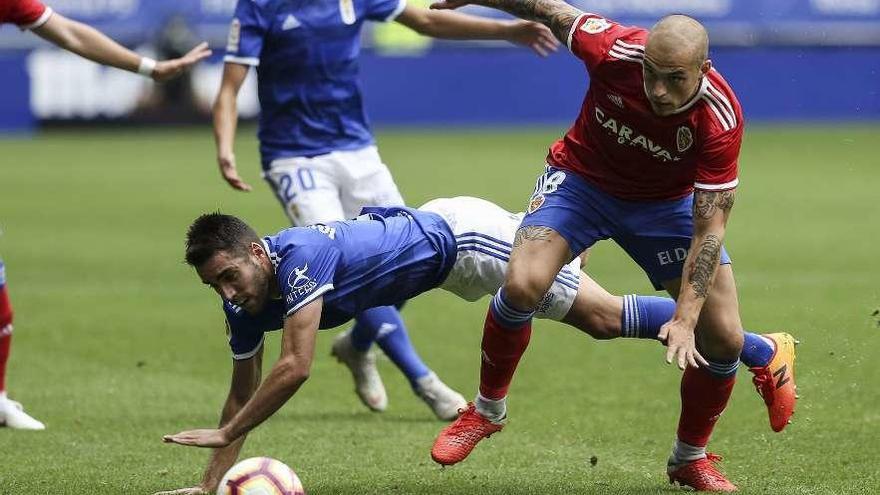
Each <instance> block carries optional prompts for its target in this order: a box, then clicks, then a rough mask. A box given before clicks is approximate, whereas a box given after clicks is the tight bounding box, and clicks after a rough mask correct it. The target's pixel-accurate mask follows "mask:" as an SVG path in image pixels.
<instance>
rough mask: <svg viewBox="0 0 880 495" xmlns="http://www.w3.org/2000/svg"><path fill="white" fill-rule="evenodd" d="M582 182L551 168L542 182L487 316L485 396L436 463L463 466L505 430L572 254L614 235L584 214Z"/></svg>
mask: <svg viewBox="0 0 880 495" xmlns="http://www.w3.org/2000/svg"><path fill="white" fill-rule="evenodd" d="M579 181H580V179H578V178H576V177H574V176H572V177H570V178H567V175H566V173H565V172H564V171H561V170H555V169H552V168H548V169H547V171H546V173H545V174H543V175H542V176H541V177H539V179H538V184H537V186H536V188H535V192H534V194H533V195H532V198H531V200H530V201H529V209H528V212H527V214H526V216H525V218H524V219H523V221H522V223H521V224H520V228H519V230H517V232H516V237H515V239H514V240H513V243H512V246H511V252H510V261H509V263H508V265H507V274H506V277H505V282H504V285H503V286H502V287H501V289H499V290H498V292H497V293H496V294H495V297H493V298H492V302H491V304H490V308H489V311H488V313H487V315H486V321H485V324H484V327H483V341H482V361H481V363H480V388H479V393H478V394H477V398H476V400H475V401H474V405H473V406H471V407H469V408H468V409H467V410H466V411H465V412H464V413H463V414H462V415H461V416H460V417H459V419H458V420H456V421H455V422H453V424H452V425H450V426H449V427H447V428H446V429H444V430H443V431H441V432H440V435H439V436H438V437H437V439H436V441H435V442H434V447H433V448H432V450H431V457H432V458H433V459H434V460H435V461H436V462H438V463H440V464H444V465H449V464H455V463H457V462H460V461H462V460H463V459H464V458H465V457H467V455H468V454H469V453H470V452H471V450H473V448H474V447H475V446H476V444H477V443H478V442H479V441H480V440H482V439H483V438H486V437H488V436H489V435H491V434H492V433H494V432H496V431H499V430H500V429H501V428H502V427H503V421H504V419H505V418H506V412H507V411H506V401H505V399H506V396H507V390H508V388H509V386H510V382H511V380H512V378H513V374H514V371H515V370H516V367H517V365H518V363H519V360H520V357H521V356H522V354H523V353H524V352H525V350H526V347H527V346H528V342H529V337H530V335H531V319H532V316H533V315H534V312H535V310H536V309H537V307H538V304H539V302H540V301H541V300H542V298H543V297H544V296H545V294H546V293H547V291H548V289H549V288H550V287H551V285H552V284H553V283H554V281H555V280H556V277H557V275H558V274H559V271H560V269H562V267H563V266H564V265H566V264H567V263H569V262H570V261H571V260H572V258H573V257H574V256H573V254H572V253H573V252H574V253H580V252H582V251H583V250H585V249H586V248H587V247H589V246H590V245H592V244H593V243H594V242H595V241H596V240H597V239H599V238H602V237H607V236H608V234H607V233H605V232H603V231H602V229H601V227H597V225H601V224H600V223H598V222H597V221H595V219H596V218H597V217H599V216H601V215H598V214H597V213H598V212H596V211H583V210H584V209H583V208H582V207H581V204H582V200H581V195H580V193H581V189H582V184H581V183H580V182H579ZM588 210H589V209H588Z"/></svg>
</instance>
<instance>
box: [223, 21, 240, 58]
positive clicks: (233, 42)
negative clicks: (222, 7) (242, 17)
mask: <svg viewBox="0 0 880 495" xmlns="http://www.w3.org/2000/svg"><path fill="white" fill-rule="evenodd" d="M240 40H241V21H239V20H238V18H237V17H233V18H232V23H231V24H229V36H228V37H227V38H226V51H227V52H237V51H238V42H239V41H240Z"/></svg>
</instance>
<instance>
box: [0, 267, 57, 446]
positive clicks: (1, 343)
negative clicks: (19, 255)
mask: <svg viewBox="0 0 880 495" xmlns="http://www.w3.org/2000/svg"><path fill="white" fill-rule="evenodd" d="M11 346H12V304H11V303H10V301H9V292H8V291H7V288H6V267H5V265H4V264H3V260H2V259H0V426H7V427H9V428H15V429H20V430H42V429H45V428H46V427H45V426H44V425H43V423H41V422H39V421H37V420H36V419H34V418H32V417H30V416H29V415H28V414H27V413H25V412H24V409H23V408H22V407H21V404H19V403H18V402H15V401H14V400H11V399H9V398H8V397H7V396H6V365H7V363H8V362H9V351H10V348H11Z"/></svg>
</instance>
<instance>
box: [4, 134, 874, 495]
mask: <svg viewBox="0 0 880 495" xmlns="http://www.w3.org/2000/svg"><path fill="white" fill-rule="evenodd" d="M560 131H561V128H560V129H533V130H515V131H503V130H499V131H487V130H473V131H469V132H465V131H457V132H450V131H431V130H423V131H415V132H411V131H407V132H390V131H389V132H382V133H380V135H379V143H380V149H381V151H382V154H383V157H384V159H385V161H386V162H387V163H388V164H389V165H390V166H391V168H392V170H393V172H394V174H395V176H396V178H397V181H398V183H399V185H400V187H401V190H402V191H403V193H404V196H405V197H406V199H407V200H408V202H410V203H411V204H414V205H415V204H420V203H421V202H423V201H425V200H427V199H430V198H434V197H440V196H449V195H474V196H481V197H485V198H488V199H491V200H494V201H495V202H497V203H499V204H501V205H503V206H505V207H507V208H509V209H521V208H522V207H523V206H524V205H525V203H526V201H527V198H528V196H529V193H530V192H531V190H532V187H533V181H534V178H535V176H536V175H537V174H538V173H539V172H540V170H541V165H542V162H543V158H544V153H545V151H546V148H547V146H548V145H549V144H550V142H551V141H552V139H553V138H554V137H555V136H556V134H557V133H558V132H560ZM239 134H240V138H239V142H238V147H237V149H238V160H239V168H240V170H241V171H242V173H243V175H244V177H245V178H246V179H247V180H248V181H250V182H251V183H252V184H253V185H254V186H255V191H254V192H252V193H250V194H242V193H237V192H234V191H232V190H230V189H229V188H228V187H227V186H226V185H225V183H223V182H222V181H221V179H220V177H219V175H218V173H217V171H216V167H215V165H214V155H213V144H212V139H211V135H210V131H209V130H208V129H207V128H199V129H183V130H180V129H175V130H168V131H149V130H137V131H118V132H113V131H81V132H46V133H43V134H40V135H38V136H37V137H36V138H35V139H32V140H19V139H7V140H4V141H2V142H0V147H2V165H0V224H2V228H3V231H4V235H3V237H0V253H2V255H3V257H4V259H5V260H6V263H7V266H8V278H9V287H10V290H11V296H12V299H13V304H14V307H15V309H16V315H17V316H16V332H15V338H14V345H13V353H12V360H11V367H10V375H9V389H10V395H11V396H13V397H14V398H17V399H19V400H21V401H22V402H24V404H25V405H26V406H27V408H28V410H29V411H30V412H31V413H33V415H34V416H36V417H37V418H39V419H41V420H43V421H45V422H46V423H47V425H48V430H47V431H45V432H38V433H27V432H17V431H10V430H8V429H0V493H3V494H48V493H53V494H55V493H69V494H121V493H124V494H129V493H132V494H148V493H152V492H154V491H157V490H161V489H171V488H178V487H183V486H189V485H192V484H195V482H197V481H198V480H199V477H200V474H201V471H202V468H203V467H204V463H205V461H206V458H207V454H208V453H207V451H204V450H197V449H192V448H184V447H179V446H172V445H164V444H162V442H161V437H162V435H163V434H166V433H173V432H177V431H179V430H182V429H190V428H195V427H211V426H213V425H215V423H216V421H217V418H218V415H219V409H220V406H221V404H222V402H223V400H224V398H225V396H226V392H227V387H228V378H229V371H230V361H231V360H230V358H229V355H228V350H227V347H226V339H225V335H224V325H223V320H222V315H221V312H220V310H219V304H218V300H217V297H216V295H214V294H213V293H212V292H211V291H210V289H207V288H205V287H203V286H202V285H201V284H200V283H199V281H198V280H197V278H196V277H195V275H194V273H193V272H192V270H190V269H189V268H188V267H187V266H185V265H184V264H183V263H182V261H181V259H182V246H183V235H184V231H185V229H186V227H187V225H188V223H189V222H190V221H191V220H192V219H193V218H194V217H195V216H196V215H197V214H199V213H200V212H203V211H206V210H214V209H217V208H220V209H223V210H224V211H226V212H231V213H235V214H238V215H241V216H243V217H245V218H246V219H247V220H249V221H250V222H251V223H252V224H253V225H255V227H257V228H258V230H259V231H262V232H273V231H275V230H277V229H280V228H282V227H284V226H285V221H286V220H285V217H284V216H283V214H282V212H281V209H280V208H279V207H278V205H277V204H276V202H275V199H274V197H273V196H272V195H271V194H270V192H269V190H268V188H267V187H266V185H265V184H264V183H262V180H261V179H260V178H259V175H258V170H259V166H258V161H257V152H256V144H255V140H254V139H253V137H252V134H253V129H249V128H245V129H243V130H242V131H241V132H240V133H239ZM878 135H880V130H878V127H876V126H871V125H860V126H838V127H832V126H826V127H797V126H793V127H792V126H772V127H771V126H753V127H752V128H751V129H750V131H749V132H748V134H747V139H746V141H745V144H744V150H743V154H742V159H741V164H740V168H741V176H740V177H741V181H742V182H741V186H740V189H739V193H738V198H737V204H736V207H735V208H734V212H733V215H732V218H731V222H730V225H729V230H728V237H727V242H726V244H727V246H728V248H729V249H730V251H731V254H732V256H733V258H734V262H735V270H736V275H737V279H738V283H739V288H740V301H741V306H742V314H743V319H744V323H745V325H746V327H747V328H749V329H751V330H753V331H759V332H760V331H776V330H783V329H784V330H788V331H791V332H792V333H794V334H795V335H796V336H797V337H798V338H799V339H800V340H801V342H802V345H801V346H800V347H799V348H798V351H799V355H798V361H797V364H798V368H797V372H798V373H797V378H798V384H799V388H800V392H801V395H802V400H801V401H800V404H799V409H798V411H797V414H796V415H795V416H794V424H793V425H791V426H790V427H789V428H788V429H787V430H786V431H785V432H783V433H781V434H774V433H772V432H771V431H770V429H769V426H768V423H767V418H766V410H765V408H764V406H763V403H762V402H761V401H760V399H759V398H758V396H757V395H756V394H755V392H754V390H753V388H752V386H751V383H750V378H751V375H750V374H749V373H748V372H747V371H746V370H745V369H741V372H740V375H739V383H738V385H737V387H736V389H735V391H734V395H733V398H732V400H731V403H730V406H729V408H728V409H727V411H726V413H725V414H724V417H723V418H722V420H721V421H720V422H719V423H718V427H717V429H716V432H715V436H714V439H713V442H712V443H711V445H710V448H711V449H712V450H713V451H716V452H719V453H722V454H724V455H725V457H726V459H725V461H724V463H723V469H724V470H725V471H726V473H727V474H728V475H729V477H730V478H731V479H732V480H733V481H734V482H735V483H737V484H738V485H739V486H740V488H741V490H742V492H743V493H763V494H820V493H821V494H825V493H827V494H839V493H864V494H871V493H878V492H880V474H878V473H880V468H878V465H880V454H878V442H880V412H878V411H880V385H878V383H880V371H878V370H880V366H878V363H880V326H878V321H877V317H876V316H872V312H874V311H875V310H876V309H877V308H878V307H880V268H878V258H877V255H878V253H880V251H878V243H880V234H878V232H880V229H878V227H880V201H878V198H880V193H878V186H880V181H878V178H880V176H878V162H877V152H876V145H877V142H878V139H877V138H878ZM588 271H589V272H590V273H591V274H592V275H593V276H594V277H595V278H596V279H597V280H598V281H599V282H600V283H602V284H604V285H605V286H606V287H608V288H609V289H610V290H612V291H614V292H617V293H632V292H640V293H650V286H649V284H648V282H647V280H646V279H645V277H644V276H643V275H642V274H641V272H640V271H639V270H638V268H637V267H636V266H635V265H634V264H633V263H632V262H631V261H629V260H628V258H626V257H625V255H624V254H623V253H622V252H621V250H619V249H618V248H617V247H616V246H614V245H613V244H610V243H603V244H601V245H600V246H599V247H598V248H597V249H596V250H595V252H594V254H593V256H592V258H591V259H590V265H589V267H588ZM485 310H486V301H483V302H479V303H476V304H468V303H465V302H463V301H459V300H457V299H455V298H454V297H452V296H451V295H448V294H445V293H442V292H439V291H437V292H433V293H430V294H428V295H425V296H423V297H421V298H419V299H417V300H415V301H413V302H412V303H410V304H409V305H408V306H407V308H406V309H405V311H404V316H405V318H406V320H407V322H408V324H409V329H410V333H411V335H412V338H413V340H414V341H415V343H416V345H417V347H418V349H419V350H420V351H421V353H422V354H423V356H424V358H425V360H426V361H427V362H428V363H429V364H430V365H431V366H432V367H433V369H435V370H436V371H437V372H438V373H439V374H440V376H441V377H442V378H443V379H444V380H446V381H447V382H448V383H449V384H451V385H452V386H454V387H455V388H457V389H458V390H460V391H462V392H463V393H464V394H465V395H466V396H471V395H472V394H473V393H474V391H475V390H476V385H477V380H478V364H479V340H480V330H481V324H482V320H483V317H484V315H485ZM334 333H335V332H324V333H322V335H321V336H320V338H319V343H318V351H317V352H318V356H317V359H316V361H315V365H314V369H313V372H312V378H311V379H310V381H309V382H308V383H307V384H306V385H305V387H304V388H303V389H302V391H301V393H299V394H298V395H297V396H296V397H295V398H294V399H293V400H292V401H291V402H290V403H288V404H287V405H286V406H285V407H284V408H283V409H282V410H281V411H280V412H279V413H278V414H276V415H275V416H274V417H273V418H271V419H270V420H269V421H268V422H267V423H266V424H264V425H263V426H261V427H259V428H258V429H257V430H255V431H254V432H253V433H252V434H251V435H250V437H249V438H248V441H247V444H246V446H245V449H244V452H243V454H244V455H245V456H255V455H265V456H271V457H276V458H278V459H282V460H283V461H285V462H287V463H288V464H290V465H291V466H292V467H293V468H294V469H295V470H296V471H297V472H298V473H299V474H300V477H301V478H302V480H303V482H304V484H305V486H306V489H307V490H308V492H309V493H310V494H313V495H315V494H493V495H497V494H531V493H534V494H570V493H625V494H642V493H675V491H674V489H672V488H670V487H669V486H668V485H667V484H666V479H665V475H664V465H665V460H666V456H667V454H668V451H669V448H670V445H671V443H672V440H673V435H674V432H675V426H676V421H677V415H678V382H679V375H680V374H679V372H678V371H677V370H676V369H673V368H672V367H670V366H666V365H665V363H663V351H662V350H661V347H660V346H659V345H658V344H656V343H650V342H633V341H613V342H601V343H599V342H595V341H592V340H590V339H589V338H587V337H585V336H583V335H581V334H579V333H578V332H577V331H575V330H572V329H569V328H566V327H563V326H561V325H558V324H553V323H547V322H542V323H539V324H537V326H536V329H535V332H534V334H533V337H532V344H531V346H530V348H529V351H528V352H527V354H526V356H525V358H524V361H523V363H522V365H521V366H520V369H519V371H518V374H517V377H516V379H515V381H514V385H513V388H512V391H511V393H512V395H511V398H510V415H511V416H510V423H509V425H508V427H507V428H506V429H505V431H504V432H503V433H501V434H498V435H495V436H493V437H492V438H491V439H490V440H488V441H486V442H484V443H482V444H481V445H480V446H479V447H478V448H477V449H476V450H475V452H474V454H473V455H472V456H471V457H470V458H469V459H468V460H467V461H466V462H464V463H462V464H461V465H458V466H455V467H454V468H450V469H440V468H438V467H437V466H435V465H434V464H433V463H432V461H431V459H430V456H429V449H430V446H431V443H432V441H433V439H434V436H435V435H436V433H437V432H438V431H439V429H440V428H441V426H442V424H441V423H438V422H436V421H434V420H433V419H432V417H431V416H430V413H429V411H428V410H427V409H426V408H425V407H424V405H423V404H422V403H421V402H419V401H418V400H417V399H416V398H415V396H414V395H413V394H412V393H411V391H410V390H409V389H408V386H407V384H406V382H405V380H404V379H403V378H402V376H401V375H400V374H399V373H397V372H396V371H395V370H394V369H393V368H392V366H391V365H390V363H389V362H388V361H383V362H381V363H380V367H381V370H382V372H383V376H384V378H385V382H386V385H387V387H388V389H389V395H390V407H389V409H388V411H387V412H386V413H384V414H374V413H370V412H368V411H366V410H365V408H363V407H362V406H361V405H360V404H359V402H358V401H357V399H356V397H355V395H354V394H353V393H352V390H351V389H352V385H351V383H350V379H349V377H348V375H347V372H346V371H345V370H344V369H343V368H342V367H340V366H339V365H338V364H336V363H335V362H333V361H331V359H330V358H329V356H328V352H329V345H330V342H331V340H332V336H333V335H334ZM268 340H269V344H268V349H267V354H266V356H267V357H266V365H265V366H264V369H267V368H268V366H269V365H270V364H271V363H272V361H273V360H274V356H275V355H277V352H278V347H277V345H278V338H277V336H275V337H273V338H271V339H268ZM591 457H595V458H596V459H597V462H596V463H595V465H591V462H590V459H591Z"/></svg>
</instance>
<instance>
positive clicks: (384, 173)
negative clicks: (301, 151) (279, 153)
mask: <svg viewBox="0 0 880 495" xmlns="http://www.w3.org/2000/svg"><path fill="white" fill-rule="evenodd" d="M263 178H264V179H266V182H268V183H269V185H270V186H272V189H273V190H274V191H275V196H276V197H277V198H278V201H280V202H281V206H282V207H283V208H284V213H286V214H287V216H288V217H289V218H290V222H291V224H293V225H294V226H303V225H311V224H314V223H324V222H332V221H334V220H345V219H347V218H354V217H356V216H357V215H358V214H359V213H360V211H361V208H362V207H364V206H368V205H372V206H403V204H404V203H403V198H402V197H401V196H400V191H398V190H397V185H396V184H395V183H394V179H392V178H391V172H390V171H389V170H388V167H386V166H385V164H384V163H382V159H381V158H379V150H378V149H376V147H375V146H367V147H366V148H361V149H357V150H351V151H334V152H331V153H327V154H326V155H319V156H315V157H312V158H307V157H292V158H280V159H278V160H274V161H272V163H270V164H269V170H268V171H266V172H263Z"/></svg>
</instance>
